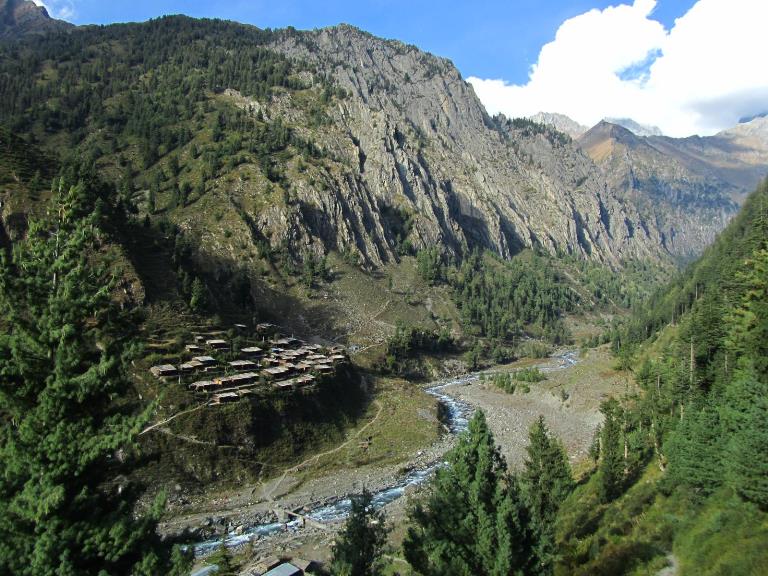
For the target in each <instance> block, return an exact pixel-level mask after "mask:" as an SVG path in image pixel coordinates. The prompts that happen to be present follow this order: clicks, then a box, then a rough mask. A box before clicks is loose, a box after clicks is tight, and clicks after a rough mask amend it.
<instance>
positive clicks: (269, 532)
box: [161, 348, 630, 560]
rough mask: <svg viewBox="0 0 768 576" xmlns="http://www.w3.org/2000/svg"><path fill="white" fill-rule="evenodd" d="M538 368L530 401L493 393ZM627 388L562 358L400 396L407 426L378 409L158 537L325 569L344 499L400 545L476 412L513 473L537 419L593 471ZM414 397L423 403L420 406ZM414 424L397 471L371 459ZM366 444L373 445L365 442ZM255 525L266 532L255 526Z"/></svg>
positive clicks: (623, 378)
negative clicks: (606, 405)
mask: <svg viewBox="0 0 768 576" xmlns="http://www.w3.org/2000/svg"><path fill="white" fill-rule="evenodd" d="M531 365H536V366H538V367H540V368H541V370H542V371H543V372H544V373H545V374H546V375H547V379H546V380H545V381H543V382H540V383H537V384H534V385H531V387H530V390H529V391H528V392H523V391H517V392H516V393H515V394H511V395H510V394H508V393H505V392H503V391H502V390H499V389H498V388H496V387H495V386H493V385H492V384H491V378H492V377H493V375H496V374H500V373H501V374H507V373H511V372H513V371H514V370H516V369H519V368H520V367H530V366H531ZM629 379H630V375H629V374H627V373H623V372H620V371H615V370H614V369H613V366H612V361H611V359H610V355H609V354H608V352H607V350H605V349H604V348H602V349H595V350H588V351H586V353H583V354H581V355H579V353H578V351H574V350H561V351H558V352H557V353H555V354H554V355H553V356H552V358H551V359H549V360H547V361H544V362H541V361H531V360H527V361H523V362H519V363H514V364H510V365H506V366H500V367H495V368H492V369H490V370H485V371H482V372H477V373H471V374H468V375H464V376H458V377H451V378H448V379H446V380H442V381H438V382H433V383H430V384H426V385H423V386H422V387H418V388H417V389H416V390H413V389H412V390H411V391H410V392H406V391H404V390H401V391H400V392H399V393H398V394H399V395H403V394H406V395H407V397H408V400H407V403H408V408H407V409H406V413H405V414H403V416H399V414H398V413H397V412H394V413H393V412H392V409H390V410H386V411H385V413H384V414H383V413H382V409H381V407H382V405H381V404H380V405H379V406H377V407H376V412H375V414H374V415H373V417H372V418H371V419H370V420H365V421H364V423H363V424H362V425H361V426H360V427H358V428H355V429H352V430H350V432H349V434H348V437H347V440H346V441H345V442H343V443H342V444H340V445H338V446H336V447H335V448H333V449H331V450H329V451H326V452H325V453H324V454H321V455H318V456H315V457H311V458H309V459H307V460H305V461H304V462H302V463H300V464H299V465H297V466H294V467H292V468H290V469H287V470H286V471H285V472H284V473H283V474H281V475H279V476H276V477H274V478H269V479H265V481H264V482H263V483H261V484H259V485H256V486H245V487H242V488H241V489H238V490H236V491H228V492H225V493H222V494H218V495H216V497H215V498H214V499H213V500H212V501H210V502H209V503H208V504H207V506H208V509H207V510H205V507H206V504H204V503H196V504H194V505H193V507H194V509H195V512H194V514H191V515H190V514H188V513H185V512H184V510H183V509H179V510H176V511H175V512H174V514H178V515H179V516H178V517H177V518H176V519H175V520H173V521H172V522H171V523H169V524H164V525H163V526H162V527H161V528H162V530H171V529H172V530H180V529H183V528H184V527H191V528H195V529H196V532H195V534H197V535H198V538H199V537H200V536H201V535H203V534H211V533H212V532H211V530H212V529H215V530H216V531H217V532H218V533H219V534H220V536H219V538H222V537H224V530H225V528H226V527H227V526H229V529H228V530H229V532H228V534H229V535H228V536H226V541H227V542H228V543H229V544H230V546H233V547H235V550H238V549H239V550H243V549H247V550H248V554H249V555H250V556H249V557H263V556H264V555H265V554H266V553H268V552H270V551H271V552H273V553H274V552H275V551H276V550H279V551H280V552H281V554H283V555H285V556H296V557H312V558H317V559H322V560H325V559H327V558H328V555H329V554H330V543H331V542H332V540H333V535H334V534H335V533H336V531H337V530H338V529H339V527H340V524H341V522H342V521H343V520H344V519H345V517H346V514H345V510H348V500H346V507H345V504H344V502H345V501H344V498H345V497H346V496H347V495H349V494H355V493H357V492H358V491H359V490H360V489H361V488H362V487H363V486H365V487H367V488H368V489H369V490H371V491H372V492H373V493H374V501H375V502H377V505H378V506H383V509H384V510H385V511H386V512H387V515H388V518H389V521H390V522H391V523H392V524H393V527H394V534H393V538H394V539H395V540H394V542H395V543H399V542H398V538H400V537H402V531H403V523H404V522H405V510H406V505H405V502H406V500H407V499H406V498H403V497H402V496H403V495H407V496H409V497H410V496H412V495H414V494H417V493H418V492H419V491H420V490H421V489H423V486H422V484H423V482H424V481H425V480H426V479H427V478H428V477H429V475H430V471H431V470H433V469H434V466H435V465H436V464H438V463H439V462H441V461H442V459H443V457H444V455H445V453H446V452H447V451H448V450H450V449H451V447H452V446H453V445H454V443H455V435H456V434H457V433H459V432H461V431H463V430H465V429H466V426H467V419H468V417H469V415H470V414H471V413H472V411H474V410H477V409H480V410H483V411H484V412H485V413H486V414H487V417H488V421H489V424H490V426H491V429H492V430H493V431H494V435H495V437H496V438H498V439H499V443H500V447H501V449H502V453H503V454H504V455H505V457H506V458H507V461H508V462H509V463H510V466H511V467H512V468H513V469H514V470H520V469H521V468H522V466H523V456H524V454H525V446H526V445H527V432H528V429H529V427H530V425H531V424H532V423H533V422H534V421H535V420H536V419H537V418H538V417H539V415H543V416H544V417H545V418H546V420H547V421H548V422H551V423H552V428H553V431H554V432H555V433H556V434H557V435H558V436H559V437H561V438H563V439H564V441H565V445H566V448H567V450H568V453H569V455H570V458H571V461H572V464H573V465H574V466H575V468H576V469H582V468H583V469H585V470H586V468H588V466H589V464H588V463H587V461H588V451H589V446H590V444H591V442H592V439H593V435H594V432H595V428H596V427H597V425H598V423H599V421H600V418H599V415H600V413H599V410H598V408H599V405H600V402H601V401H602V400H603V399H605V398H606V397H607V396H609V395H626V394H628V393H629V392H630V389H629V388H628V386H629V382H630V380H629ZM561 390H567V391H568V393H567V399H565V400H564V399H563V395H562V393H561ZM425 391H426V393H425ZM414 394H416V395H417V397H421V398H423V400H422V401H418V402H415V401H414V400H413V399H412V398H413V395H414ZM430 395H432V396H434V395H437V401H438V403H443V404H446V403H447V406H448V409H447V410H445V414H446V416H445V417H444V419H442V420H441V422H440V423H438V422H437V420H436V411H435V405H434V404H433V402H432V401H430V400H429V396H430ZM378 401H381V402H383V403H384V404H383V406H387V407H392V406H393V405H397V404H396V401H393V399H392V398H391V396H390V395H389V394H385V396H384V397H383V398H378V399H377V402H378ZM386 412H389V414H387V413H386ZM409 419H411V420H413V419H417V420H420V421H421V422H420V423H419V424H418V425H419V426H420V427H423V428H425V429H427V430H428V431H429V433H428V434H427V435H426V436H422V438H421V440H420V441H416V442H412V443H411V446H410V447H408V446H401V447H399V449H397V450H396V451H395V454H396V456H395V458H394V459H393V460H392V461H391V464H387V465H382V462H381V461H380V460H379V459H378V458H377V457H376V456H375V454H370V452H371V451H373V450H374V447H375V446H377V445H381V444H384V445H391V444H392V443H393V442H396V441H400V442H402V439H403V437H404V435H405V434H404V428H403V426H404V425H405V423H404V420H405V421H407V420H409ZM393 426H396V427H397V432H395V430H394V429H393V428H392V427H393ZM411 426H413V424H410V425H409V433H408V434H407V435H405V436H406V437H408V438H412V436H413V434H414V431H413V429H412V428H411ZM361 437H364V438H366V439H367V441H365V442H360V438H361ZM324 460H327V462H325V463H324V462H323V461H324ZM275 510H291V511H297V512H298V513H301V514H303V515H306V516H307V517H308V518H310V519H317V520H319V522H320V523H319V525H317V526H316V525H307V526H302V525H301V521H290V518H286V519H285V523H281V522H280V521H279V520H278V517H277V516H275V514H274V513H275ZM257 519H258V520H257ZM264 519H266V521H265V520H264ZM255 520H256V521H259V522H263V524H262V525H261V526H258V525H254V521H255ZM201 527H202V528H201ZM398 534H399V535H400V536H398ZM208 538H209V540H208V544H207V545H206V546H200V547H199V548H198V550H199V552H200V553H202V554H206V553H210V551H211V550H215V548H216V547H218V546H219V542H220V539H219V538H216V537H213V538H211V536H209V537H208ZM242 547H245V548H242Z"/></svg>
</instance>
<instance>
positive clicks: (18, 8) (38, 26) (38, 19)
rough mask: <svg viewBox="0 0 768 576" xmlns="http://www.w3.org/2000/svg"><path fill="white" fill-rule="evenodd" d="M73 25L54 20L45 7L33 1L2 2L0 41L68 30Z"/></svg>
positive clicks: (9, 0)
mask: <svg viewBox="0 0 768 576" xmlns="http://www.w3.org/2000/svg"><path fill="white" fill-rule="evenodd" d="M71 27H72V25H71V24H69V23H68V22H64V21H62V20H54V19H53V18H51V17H50V16H49V15H48V11H47V10H46V9H45V8H44V7H43V6H38V5H37V4H35V3H34V2H32V1H31V0H0V39H4V38H19V37H21V36H24V35H26V34H40V33H45V32H53V31H57V30H66V29H68V28H71Z"/></svg>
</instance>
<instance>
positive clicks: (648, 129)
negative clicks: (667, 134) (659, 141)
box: [604, 118, 663, 136]
mask: <svg viewBox="0 0 768 576" xmlns="http://www.w3.org/2000/svg"><path fill="white" fill-rule="evenodd" d="M604 122H609V123H611V124H618V125H619V126H622V127H623V128H626V129H627V130H629V131H630V132H632V133H633V134H636V135H637V136H663V133H662V132H661V129H660V128H658V127H656V126H647V125H645V124H640V123H639V122H636V121H635V120H632V118H605V119H604Z"/></svg>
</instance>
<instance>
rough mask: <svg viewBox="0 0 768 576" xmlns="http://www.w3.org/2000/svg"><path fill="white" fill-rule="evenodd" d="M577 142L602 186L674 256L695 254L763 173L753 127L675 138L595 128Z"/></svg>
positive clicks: (765, 162)
mask: <svg viewBox="0 0 768 576" xmlns="http://www.w3.org/2000/svg"><path fill="white" fill-rule="evenodd" d="M760 120H762V119H760ZM755 122H757V123H758V124H759V121H755ZM578 143H579V145H580V146H581V147H582V149H583V150H584V151H585V152H586V153H587V154H588V155H589V156H590V158H591V159H592V160H593V161H594V162H595V163H596V164H597V165H598V166H599V167H600V170H601V172H602V174H603V177H604V178H605V181H606V185H607V186H608V187H609V188H610V189H611V190H613V191H614V192H615V193H616V194H617V195H618V196H619V197H620V198H621V199H622V200H623V201H624V202H625V203H628V204H632V205H633V206H635V208H636V209H637V211H638V214H639V215H640V216H641V219H642V220H643V221H644V222H646V223H648V222H652V223H653V228H655V229H656V231H657V232H658V234H659V238H660V240H661V243H662V246H664V248H665V249H666V250H667V251H669V253H671V254H672V255H674V256H677V257H681V258H690V257H693V256H696V255H697V254H699V253H701V251H702V250H703V249H704V248H705V247H706V246H707V245H709V244H710V243H711V242H712V241H713V240H714V238H715V236H716V235H717V233H718V232H720V231H721V230H722V229H723V228H724V227H725V224H727V222H728V220H730V218H731V217H732V216H733V215H734V214H735V213H736V211H737V210H738V207H739V205H740V204H741V202H742V201H743V199H744V198H745V197H746V195H747V194H748V193H749V192H751V191H752V190H753V189H754V188H755V186H756V185H757V184H758V182H759V181H760V179H761V178H762V177H764V176H765V174H766V171H768V155H766V153H765V149H766V144H768V139H763V132H762V131H760V127H759V126H752V127H751V129H750V128H744V127H742V128H738V129H734V131H726V132H724V133H721V134H719V135H717V136H714V137H709V138H700V137H691V138H683V139H675V138H667V137H662V136H651V137H641V136H637V135H636V134H634V133H632V132H631V131H629V130H627V129H626V128H623V127H621V126H618V125H615V124H611V123H608V122H601V123H599V124H598V125H597V126H595V127H593V128H592V129H590V130H589V131H588V132H587V133H585V134H584V135H582V136H581V137H580V138H579V140H578ZM649 230H650V228H649Z"/></svg>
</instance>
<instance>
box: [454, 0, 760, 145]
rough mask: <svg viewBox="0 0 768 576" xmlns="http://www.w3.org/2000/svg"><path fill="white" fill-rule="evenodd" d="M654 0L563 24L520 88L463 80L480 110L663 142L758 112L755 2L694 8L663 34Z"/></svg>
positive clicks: (708, 0) (708, 2) (702, 0)
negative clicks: (539, 115) (633, 128)
mask: <svg viewBox="0 0 768 576" xmlns="http://www.w3.org/2000/svg"><path fill="white" fill-rule="evenodd" d="M655 7H656V0H635V2H634V4H633V5H631V6H630V5H626V4H622V5H619V6H612V7H609V8H606V9H605V10H602V11H601V10H591V11H589V12H586V13H584V14H581V15H579V16H576V17H574V18H571V19H569V20H566V21H565V22H563V24H562V25H561V26H560V29H559V30H558V31H557V34H556V36H555V39H554V40H553V41H552V42H550V43H549V44H546V45H545V46H544V47H543V48H542V49H541V52H540V53H539V58H538V62H537V63H536V64H535V65H534V66H532V67H531V72H530V76H529V79H528V83H527V84H525V85H513V84H508V83H507V82H505V81H503V80H493V79H480V78H474V77H471V78H469V81H470V82H471V83H472V85H473V86H474V88H475V91H476V92H477V95H478V96H479V97H480V99H481V100H482V102H483V104H485V106H486V108H487V109H488V112H489V113H491V114H495V113H497V112H503V113H504V114H506V115H507V116H513V117H514V116H529V115H532V114H535V113H536V112H539V111H544V112H560V113H563V114H567V115H568V116H570V117H571V118H573V119H574V120H576V121H578V122H581V123H582V124H587V125H590V126H591V125H593V124H595V123H597V122H598V121H599V120H600V119H602V118H605V117H630V118H633V119H635V120H637V121H638V122H641V123H643V124H651V125H656V126H659V127H660V128H661V129H662V130H663V131H664V132H665V133H666V134H669V135H672V136H688V135H690V134H701V135H705V134H712V133H714V132H717V131H718V130H721V129H723V128H727V127H729V126H732V125H733V124H735V123H736V122H737V121H738V119H739V118H740V117H742V116H746V115H749V114H754V113H759V112H764V111H766V110H768V75H766V74H765V73H764V66H765V62H764V57H765V55H766V54H768V52H766V48H765V40H764V31H763V30H762V29H763V28H764V26H765V22H768V2H766V1H765V0H699V1H698V2H697V3H696V4H695V5H694V6H693V7H692V8H691V9H690V10H689V11H688V12H687V13H686V14H685V15H684V16H682V17H681V18H678V19H677V20H676V21H675V24H674V26H673V27H672V29H671V30H665V29H664V26H663V25H662V24H661V23H660V22H658V21H656V20H654V19H653V10H654V8H655Z"/></svg>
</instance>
